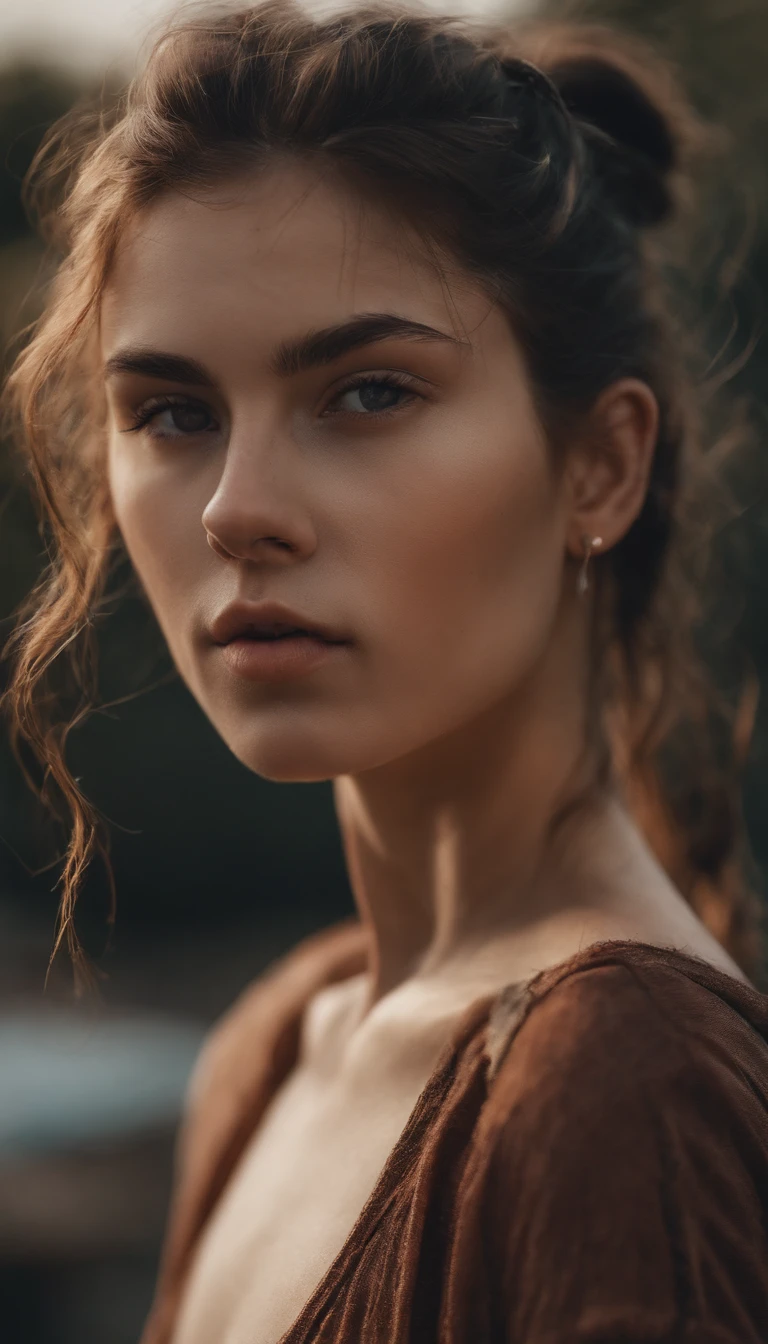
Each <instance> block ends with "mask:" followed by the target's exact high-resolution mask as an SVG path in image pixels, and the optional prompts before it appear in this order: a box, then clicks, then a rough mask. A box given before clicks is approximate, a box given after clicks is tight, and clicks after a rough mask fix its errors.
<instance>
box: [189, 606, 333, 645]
mask: <svg viewBox="0 0 768 1344" xmlns="http://www.w3.org/2000/svg"><path fill="white" fill-rule="evenodd" d="M210 635H211V638H212V639H213V641H214V642H215V643H216V644H229V643H230V642H231V641H232V640H235V639H252V640H264V641H268V640H276V639H287V638H289V637H294V638H296V637H299V636H305V637H306V636H308V637H309V638H311V639H317V640H321V641H322V642H323V643H326V644H348V643H349V642H350V639H349V636H348V635H346V634H345V633H344V632H342V631H339V630H334V629H331V628H330V627H329V626H325V625H320V624H319V623H318V622H316V621H314V620H312V619H310V618H309V617H307V616H305V615H304V614H303V613H302V612H298V611H291V609H290V608H289V607H285V606H283V605H282V603H279V602H233V603H231V604H230V606H228V607H225V608H224V610H223V611H222V612H220V613H219V615H218V616H217V617H216V619H215V621H214V622H213V624H212V625H211V628H210Z"/></svg>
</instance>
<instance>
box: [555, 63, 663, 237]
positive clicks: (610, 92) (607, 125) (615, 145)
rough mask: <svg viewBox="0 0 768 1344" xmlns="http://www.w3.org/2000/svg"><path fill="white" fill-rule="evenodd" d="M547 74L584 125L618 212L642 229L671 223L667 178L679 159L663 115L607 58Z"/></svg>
mask: <svg viewBox="0 0 768 1344" xmlns="http://www.w3.org/2000/svg"><path fill="white" fill-rule="evenodd" d="M547 73H548V74H549V76H550V79H551V80H552V82H553V84H555V86H556V87H557V88H558V89H559V91H560V94H561V97H562V99H563V102H564V103H565V105H566V107H567V108H568V110H569V111H570V112H571V114H572V115H573V116H574V117H575V118H576V119H577V120H578V121H579V122H581V123H582V130H583V131H584V132H585V136H586V139H587V142H588V144H589V145H590V147H591V149H592V153H593V158H594V162H595V167H596V168H597V171H598V172H599V173H600V175H601V176H602V178H603V179H604V183H605V186H606V188H607V189H608V191H609V193H610V195H611V197H612V199H613V200H614V201H615V204H616V205H617V207H618V208H619V209H620V210H621V211H622V213H623V214H624V215H625V216H626V217H627V218H628V219H629V220H630V221H631V222H632V223H633V224H637V225H640V226H643V225H651V224H660V223H661V222H662V221H663V220H665V219H667V218H668V217H669V215H670V214H671V213H672V210H673V206H674V201H673V197H672V193H671V190H670V185H669V182H668V180H667V176H668V174H669V173H670V172H671V171H672V170H673V169H674V168H675V167H676V166H677V157H678V156H677V146H676V144H675V139H674V136H673V132H672V128H671V126H670V123H669V120H668V118H667V117H666V116H665V114H664V112H662V111H661V109H660V108H659V107H658V106H657V105H656V104H655V103H654V102H653V101H652V98H651V97H650V96H649V94H648V93H647V92H646V91H645V89H643V88H641V87H640V84H639V83H637V81H636V80H635V79H633V78H632V77H631V76H630V75H629V74H628V73H627V72H626V71H625V70H623V69H622V68H621V67H620V66H618V65H614V64H613V63H612V62H611V61H609V60H608V59H606V58H605V57H603V56H598V55H592V56H588V55H582V56H577V57H574V58H572V59H570V60H568V59H566V60H563V61H559V62H558V63H556V64H555V65H553V66H551V67H550V69H549V70H548V71H547Z"/></svg>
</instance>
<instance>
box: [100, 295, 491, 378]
mask: <svg viewBox="0 0 768 1344" xmlns="http://www.w3.org/2000/svg"><path fill="white" fill-rule="evenodd" d="M394 338H398V339H400V340H409V341H447V342H448V343H449V344H451V345H454V346H459V347H469V345H470V342H469V341H466V340H460V339H459V338H458V337H457V336H452V335H451V334H450V333H449V332H447V331H440V330H438V328H437V327H429V326H427V325H426V324H425V323H423V322H413V321H411V320H410V319H408V318H403V317H397V316H396V315H395V314H394V313H362V314H361V315H360V316H358V317H354V318H350V320H349V321H347V322H341V323H339V324H338V325H336V326H333V327H324V328H323V329H322V330H321V331H310V332H307V333H306V335H304V336H300V337H296V338H294V339H290V340H286V341H281V342H280V345H279V346H278V347H277V350H276V351H275V353H274V355H273V356H272V358H271V359H270V361H269V367H270V370H271V372H272V373H274V374H275V375H276V376H277V377H278V378H290V377H292V376H293V375H295V374H298V373H304V372H306V371H307V370H308V369H314V368H318V367H319V366H321V365H324V364H332V363H333V362H334V360H337V359H340V358H341V357H342V355H346V354H348V353H349V352H350V351H351V350H356V349H358V348H360V347H361V346H365V345H373V344H374V342H376V341H384V340H392V339H394ZM120 373H139V374H144V376H145V377H148V378H162V379H165V380H167V381H170V382H174V383H184V384H186V385H187V386H189V387H213V386H215V383H216V380H215V378H214V377H213V374H211V373H210V372H209V371H208V370H207V369H206V368H205V366H204V365H203V364H200V363H198V361H197V360H196V359H185V358H184V357H183V356H181V355H171V354H166V353H165V352H164V351H162V350H149V349H147V348H146V347H134V348H127V349H125V350H118V351H117V353H116V354H114V355H111V356H110V358H109V359H108V360H107V361H106V363H105V365H104V377H105V378H110V377H112V376H113V375H115V374H120Z"/></svg>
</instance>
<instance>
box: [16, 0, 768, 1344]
mask: <svg viewBox="0 0 768 1344" xmlns="http://www.w3.org/2000/svg"><path fill="white" fill-rule="evenodd" d="M168 8H169V6H168V5H167V4H166V3H165V2H164V0H109V4H104V3H102V0H68V3H67V4H66V5H62V4H61V3H60V0H25V4H24V5H23V6H11V5H10V3H9V0H5V6H4V8H3V9H0V347H1V348H2V350H3V351H8V349H9V343H10V342H11V341H12V338H13V336H14V334H15V333H16V332H18V331H19V330H20V329H21V328H22V327H23V326H24V325H25V324H26V323H27V322H29V321H30V320H32V319H33V318H34V316H35V314H36V312H37V311H38V309H39V304H40V296H41V294H42V293H43V292H44V288H45V283H46V279H47V275H48V273H49V272H48V269H47V267H48V263H47V262H46V259H45V258H44V255H43V251H42V248H41V246H40V244H39V243H38V241H37V240H36V239H35V237H34V236H33V234H32V231H31V229H30V226H29V224H28V221H27V219H26V218H25V215H24V212H23V209H22V207H21V203H20V186H21V179H22V178H23V176H24V173H25V171H26V168H27V166H28V164H29V162H30V160H31V158H32V155H33V153H34V151H35V149H36V147H37V145H38V143H39V141H40V139H41V137H42V136H43V134H44V133H45V131H46V129H47V127H48V126H49V125H50V124H51V123H52V122H53V121H54V120H56V118H58V117H59V116H60V115H61V114H62V113H64V112H65V111H66V110H67V109H68V108H69V107H70V106H71V105H72V104H73V102H75V101H76V100H77V99H79V98H80V97H81V96H82V95H83V94H86V93H89V92H91V91H94V90H97V89H101V88H103V89H104V90H105V92H106V94H107V96H111V95H112V93H116V92H117V90H119V89H120V88H121V87H122V86H123V85H124V84H125V82H126V80H127V79H128V78H129V77H130V74H131V72H132V70H133V69H134V67H135V63H136V61H137V59H138V58H139V57H140V54H141V52H142V51H143V50H144V46H145V44H146V41H147V39H148V36H151V33H152V31H153V25H156V24H157V22H158V20H159V19H162V15H163V13H164V12H165V11H166V10H167V9H168ZM441 8H444V9H450V10H452V11H456V10H466V9H468V8H469V7H468V6H467V5H460V4H455V5H451V4H448V5H445V6H441ZM515 8H516V7H515V5H514V4H507V5H499V6H496V8H495V11H494V12H496V13H498V12H509V13H512V12H514V11H515ZM517 8H522V6H518V7H517ZM533 8H534V7H533V6H531V5H528V6H526V10H531V9H533ZM538 11H539V12H548V13H552V14H557V15H576V16H578V17H584V18H601V19H609V20H611V21H613V22H615V23H616V24H618V25H620V26H623V27H626V28H629V29H631V30H636V31H639V32H641V33H643V34H645V35H646V36H650V37H651V38H653V39H654V41H655V42H656V43H657V45H658V46H660V47H661V48H662V49H663V50H664V51H666V52H668V53H669V54H671V55H672V56H673V57H674V58H675V59H676V60H677V62H678V63H679V64H680V66H681V67H682V69H683V71H684V73H685V76H686V79H687V83H688V87H689V89H690V92H691V94H692V96H693V99H694V102H695V103H696V104H697V105H698V107H699V108H700V110H701V111H702V112H704V113H705V114H707V115H708V116H710V117H712V118H714V119H715V120H717V121H720V122H721V123H723V124H724V125H725V126H726V127H727V128H728V129H729V130H730V131H731V133H732V145H733V149H732V152H731V153H729V155H728V156H727V157H726V160H725V162H724V163H723V164H721V165H720V166H719V168H718V170H717V172H716V173H714V174H713V175H712V177H711V180H708V181H707V183H706V188H705V192H704V196H703V200H704V201H705V210H704V216H703V218H702V219H701V220H700V224H701V226H702V227H701V229H700V235H701V236H700V238H699V240H698V243H697V244H696V246H697V247H698V252H697V254H696V255H697V268H696V274H697V279H696V286H697V291H696V294H695V295H694V296H693V298H695V300H696V308H697V311H698V312H699V314H700V317H699V319H698V320H700V322H701V327H702V333H703V336H704V339H705V341H706V342H707V343H708V345H709V348H710V350H711V354H712V361H713V368H715V369H717V370H722V371H723V374H724V375H725V372H726V371H728V372H729V373H730V375H731V384H730V385H731V388H732V390H733V394H734V396H735V397H736V398H737V400H738V401H739V402H740V404H741V405H742V406H743V408H744V413H745V414H746V415H747V416H748V418H749V420H750V421H751V423H752V426H753V428H754V429H755V430H756V433H755V434H754V435H753V444H752V447H751V448H750V449H749V451H748V452H747V454H746V455H745V456H744V457H743V458H742V459H741V463H740V466H739V469H738V479H737V480H735V482H734V485H735V487H736V489H737V494H738V497H739V499H740V501H741V503H740V508H739V510H738V514H737V516H736V517H734V518H733V520H732V522H730V523H729V524H728V525H727V526H725V527H723V529H722V531H721V533H720V535H719V536H718V538H717V543H716V545H717V547H718V549H719V551H720V552H721V559H722V561H723V566H722V567H723V573H724V575H725V577H726V584H725V588H724V590H723V597H722V600H721V604H720V606H721V609H722V610H721V611H720V612H719V614H718V612H717V611H716V612H715V615H714V616H713V625H712V627H711V628H710V629H709V630H708V631H704V632H703V634H702V638H703V640H704V644H705V647H706V648H707V649H708V652H709V656H710V657H711V659H712V661H713V664H716V670H717V672H718V675H719V676H720V677H721V678H722V679H723V681H724V683H728V681H729V679H732V678H733V677H734V676H735V675H738V674H739V673H741V672H743V670H744V668H745V667H751V668H753V669H754V670H755V671H756V673H757V676H758V678H759V679H760V681H761V683H763V684H764V683H765V680H766V677H768V629H767V626H766V620H765V613H766V611H768V535H767V534H766V521H767V519H768V514H767V512H766V480H767V478H766V468H765V464H764V460H763V459H764V458H765V456H766V452H765V447H764V442H765V435H764V421H765V407H766V402H767V401H768V381H767V379H766V372H767V370H766V361H767V359H768V354H767V352H766V343H765V340H764V339H763V337H762V331H763V326H764V309H765V300H766V296H767V295H768V213H767V212H766V195H767V194H768V193H767V190H766V189H767V187H768V170H767V169H766V163H765V155H764V145H765V143H766V133H767V132H768V88H767V87H766V81H765V76H764V70H765V62H766V58H767V57H768V0H739V3H736V0H652V3H650V4H649V3H648V0H645V2H644V3H633V2H632V0H594V3H592V2H590V0H586V2H585V3H580V4H578V5H574V4H570V3H568V4H566V3H558V0H551V3H547V2H546V0H542V3H541V4H540V5H539V6H538ZM476 12H478V11H476ZM484 12H490V6H489V7H486V9H485V11H484ZM692 246H693V244H692ZM735 257H738V258H739V260H740V266H739V267H738V268H735V267H734V265H733V260H734V258H735ZM691 297H692V296H691V295H685V296H683V295H682V294H681V302H683V301H685V302H686V303H689V302H690V299H691ZM747 356H749V357H748V358H747ZM7 358H8V357H7V355H6V366H7ZM43 561H44V554H43V551H42V550H41V542H40V537H39V534H38V531H37V526H36V521H35V516H34V511H33V508H32V505H31V502H30V500H29V498H28V496H27V494H26V491H25V486H24V483H23V481H22V480H21V479H20V475H19V472H18V468H17V465H16V464H15V462H14V460H13V458H12V455H11V454H10V453H9V452H8V450H7V445H2V444H0V622H1V624H0V644H2V642H4V639H5V637H6V635H7V633H9V631H10V628H11V613H12V612H13V610H14V609H15V607H16V605H17V604H18V603H19V601H20V600H21V599H22V597H23V596H24V595H25V593H26V592H27V591H28V590H29V589H30V587H31V586H32V585H33V583H34V581H35V579H36V577H37V575H38V573H39V571H40V569H41V566H42V564H43ZM728 576H731V578H730V586H729V577H728ZM723 613H725V614H726V621H725V626H724V625H723V622H722V615H723ZM724 629H726V637H725V638H723V630H724ZM99 649H100V668H101V674H100V690H101V696H102V700H103V702H104V703H108V702H112V701H117V700H120V701H122V703H120V704H119V705H117V706H115V707H113V708H110V709H107V710H103V711H100V712H97V713H95V714H94V715H93V716H92V717H91V718H90V719H89V720H88V721H86V722H85V723H84V724H83V725H82V726H81V727H80V728H79V729H78V730H77V731H76V732H74V733H73V734H72V735H71V737H70V739H69V748H68V752H69V754H68V760H69V762H70V766H71V768H72V769H73V773H75V774H76V775H77V776H79V777H80V780H81V785H82V788H83V790H84V792H85V793H86V794H87V796H88V797H89V798H90V799H91V801H92V802H93V803H94V804H95V805H96V806H97V808H98V809H99V810H100V811H101V812H102V814H103V815H104V816H106V817H107V818H109V821H110V823H111V837H112V838H111V858H112V867H113V871H114V876H115V881H116V886H117V896H118V909H117V923H116V926H115V929H114V931H113V933H112V936H111V938H110V939H108V937H107V924H106V916H107V912H108V906H109V887H108V883H107V879H106V873H105V871H104V868H103V865H101V864H100V863H99V862H98V861H97V862H95V863H94V865H93V866H92V868H91V870H90V872H89V874H88V877H87V880H86V884H85V887H84V890H83V892H82V895H81V898H80V911H79V915H78V931H79V934H80V936H81V938H82V940H83V942H84V944H85V946H86V949H87V950H88V952H89V954H90V955H91V957H92V958H93V959H94V960H95V961H96V963H97V965H98V967H99V968H100V970H101V971H102V972H103V976H104V978H103V981H102V990H101V993H102V1002H101V1003H100V1004H93V1003H90V1004H89V1003H82V1002H78V1001H76V1000H75V998H74V996H73V992H72V982H71V975H70V974H69V973H68V970H67V966H66V957H60V958H59V961H58V963H57V965H56V966H55V968H54V973H53V974H52V976H51V980H50V982H49V986H48V989H47V990H46V992H45V993H44V992H43V981H44V977H45V972H46V966H47V962H48V957H49V954H50V950H51V945H52V939H53V930H54V921H55V914H56V907H57V903H58V888H57V886H56V883H57V880H58V877H59V875H60V864H58V862H57V856H58V855H60V853H61V845H62V835H61V833H60V832H59V831H57V830H56V829H55V828H54V827H53V826H52V824H51V822H50V821H49V820H48V818H47V817H46V815H45V814H44V813H43V812H42V809H41V808H40V806H39V804H38V803H37V802H36V800H35V798H34V796H33V795H32V794H31V793H30V792H29V790H28V789H27V788H26V785H25V784H24V781H23V778H22V775H21V772H20V770H19V767H18V764H17V763H16V761H15V759H14V758H13V756H12V754H11V752H10V749H9V747H8V744H7V741H5V739H4V738H0V1321H1V1322H3V1327H2V1333H3V1339H7V1340H8V1342H9V1344H97V1342H98V1344H134V1342H135V1340H136V1339H137V1337H138V1335H139V1332H140V1329H141V1326H142V1322H143V1320H144V1317H145V1315H146V1312H147V1310H148V1307H149V1302H150V1297H151V1293H152V1289H153V1283H154V1277H155V1273H156V1268H157V1255H158V1250H159V1245H160V1239H161V1236H162V1229H163V1222H164V1218H165V1214H166V1209H167V1201H168V1194H169V1190H170V1181H171V1155H172V1143H173V1135H174V1130H175V1126H176V1124H177V1120H178V1114H179V1106H180V1103H181V1099H182V1095H183V1091H184V1087H185V1084H186V1081H187V1078H188V1075H189V1070H190V1067H191V1064H192V1061H193V1059H194V1056H195V1054H196V1052H197V1049H198V1048H199V1044H200V1041H201V1038H202V1036H203V1034H204V1032H205V1030H206V1029H207V1027H208V1025H209V1024H210V1023H211V1021H212V1020H213V1019H214V1018H215V1017H216V1016H218V1014H219V1013H221V1012H222V1011H223V1010H224V1009H225V1008H226V1007H227V1006H228V1005H229V1004H230V1003H231V1001H232V1000H233V998H234V997H235V996H236V994H237V993H238V992H239V990H240V989H241V988H242V987H243V986H244V985H245V984H246V983H247V982H248V981H249V980H250V979H252V978H253V977H254V976H255V975H257V974H258V973H259V972H260V971H261V970H262V969H263V968H264V967H265V966H266V965H267V964H268V963H269V962H270V961H272V960H273V959H274V958H275V957H276V956H278V955H279V954H280V953H282V952H283V951H285V950H287V949H288V948H289V947H290V946H292V945H293V944H294V943H295V942H297V941H298V940H299V939H300V938H301V937H303V936H304V935H305V934H307V933H310V932H311V931H312V930H314V929H317V928H320V927H321V926H323V925H325V924H328V923H330V922H332V921H334V920H336V919H339V918H341V917H342V916H344V915H345V914H348V913H351V911H352V909H353V905H352V899H351V893H350V890H349V885H348V881H347V877H346V872H345V868H344V863H343V858H342V852H341V845H340V840H339V835H338V831H337V826H336V820H335V815H334V811H333V804H332V796H331V788H330V785H328V784H318V785H274V784H271V783H269V782H267V781H264V780H261V779H259V778H258V777H255V776H254V775H252V774H251V773H249V772H248V771H247V770H246V769H245V767H243V766H242V765H240V763H239V762H238V761H236V760H235V759H234V758H233V757H232V756H231V755H230V753H229V751H228V749H227V748H226V747H225V746H224V744H223V743H222V742H221V740H220V739H219V737H218V736H217V735H216V733H215V732H214V730H213V729H212V728H211V726H210V725H209V724H208V722H207V720H206V719H205V718H204V716H203V714H202V711H201V710H200V708H199V707H198V706H197V704H196V702H195V701H194V700H193V699H192V697H191V695H190V694H189V693H188V692H187V691H186V689H185V688H184V686H183V685H182V684H181V682H180V681H179V679H178V677H177V676H175V675H174V672H173V668H172V665H171V663H170V659H169V657H168V654H167V652H166V650H165V647H164V644H163V640H162V637H161V636H160V633H159V630H158V629H157V627H156V625H155V624H154V621H153V618H152V617H151V615H150V614H148V612H147V610H146V608H145V606H144V604H143V602H142V601H141V600H140V598H139V597H138V595H136V596H131V594H130V592H129V593H128V594H127V595H126V596H125V597H124V598H123V599H122V601H121V602H120V603H119V604H118V605H117V607H116V609H115V610H114V614H113V615H112V616H111V617H110V618H109V620H108V621H107V622H105V623H104V624H103V625H102V626H101V628H100V632H99ZM2 675H3V664H2V663H1V662H0V676H2ZM3 684H4V683H3ZM144 688H148V689H144ZM745 811H746V820H747V826H748V829H749V834H750V839H751V843H752V848H753V851H754V855H755V859H756V863H757V868H758V883H759V885H760V886H761V888H762V890H764V889H765V874H766V871H767V870H768V825H766V822H768V760H767V759H766V712H765V708H764V706H763V705H762V704H761V707H760V709H759V711H758V719H757V725H756V731H755V733H754V737H753V742H752V749H751V754H750V758H749V762H748V766H747V771H746V779H745Z"/></svg>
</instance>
